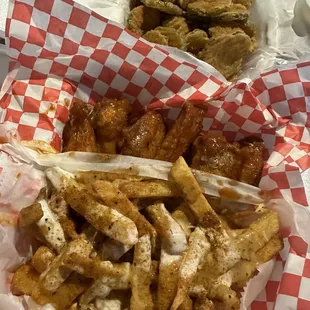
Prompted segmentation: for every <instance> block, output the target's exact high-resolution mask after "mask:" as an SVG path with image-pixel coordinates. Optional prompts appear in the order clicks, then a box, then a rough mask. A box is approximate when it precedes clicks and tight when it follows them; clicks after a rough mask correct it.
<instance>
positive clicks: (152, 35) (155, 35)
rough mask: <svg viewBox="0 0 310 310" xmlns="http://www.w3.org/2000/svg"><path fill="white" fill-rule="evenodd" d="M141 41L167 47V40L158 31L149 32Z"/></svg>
mask: <svg viewBox="0 0 310 310" xmlns="http://www.w3.org/2000/svg"><path fill="white" fill-rule="evenodd" d="M143 39H145V40H147V41H149V42H152V43H156V44H161V45H168V38H167V37H166V36H165V35H163V34H161V33H160V32H159V31H158V30H150V31H148V32H147V33H145V34H144V36H143Z"/></svg>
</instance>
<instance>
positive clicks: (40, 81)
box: [29, 70, 47, 86]
mask: <svg viewBox="0 0 310 310" xmlns="http://www.w3.org/2000/svg"><path fill="white" fill-rule="evenodd" d="M46 79H47V74H43V73H41V72H38V71H35V70H32V72H31V75H30V79H29V84H34V85H42V86H44V85H45V81H46Z"/></svg>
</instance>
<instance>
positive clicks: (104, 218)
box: [47, 168, 138, 245]
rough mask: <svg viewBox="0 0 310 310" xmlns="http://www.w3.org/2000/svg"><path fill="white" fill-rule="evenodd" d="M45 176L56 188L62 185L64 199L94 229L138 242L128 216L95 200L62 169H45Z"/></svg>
mask: <svg viewBox="0 0 310 310" xmlns="http://www.w3.org/2000/svg"><path fill="white" fill-rule="evenodd" d="M47 176H48V178H49V179H50V180H51V182H52V183H53V185H54V186H55V187H56V188H59V189H60V188H62V186H63V197H64V198H65V200H66V201H67V202H68V203H69V204H70V206H71V207H72V208H73V209H74V210H75V211H76V212H78V213H79V214H81V215H82V216H84V217H85V219H86V220H87V221H88V222H89V223H90V224H92V225H93V226H94V227H95V228H96V229H98V230H99V231H101V232H103V233H104V234H106V235H107V236H109V237H111V238H112V239H115V240H117V241H119V242H121V243H123V244H126V245H133V244H136V243H137V242H138V231H137V228H136V226H135V224H134V223H133V222H132V221H131V220H130V219H129V218H127V217H125V216H123V215H122V214H120V213H119V212H117V211H116V210H113V209H111V208H109V207H107V206H105V205H103V204H101V203H99V202H97V201H96V199H95V197H93V196H92V195H91V194H90V193H88V192H87V190H86V188H85V187H84V186H83V185H82V184H80V183H78V182H76V181H75V180H74V179H73V178H72V177H71V176H70V175H69V174H68V173H66V172H65V171H64V170H62V169H59V168H51V169H47Z"/></svg>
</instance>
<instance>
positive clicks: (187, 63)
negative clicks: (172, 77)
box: [183, 61, 221, 84]
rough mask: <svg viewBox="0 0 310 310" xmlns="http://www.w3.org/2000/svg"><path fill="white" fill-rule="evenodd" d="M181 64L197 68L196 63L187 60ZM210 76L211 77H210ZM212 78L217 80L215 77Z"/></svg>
mask: <svg viewBox="0 0 310 310" xmlns="http://www.w3.org/2000/svg"><path fill="white" fill-rule="evenodd" d="M183 65H184V66H188V67H191V68H193V69H197V66H196V65H193V64H191V63H189V62H187V61H183ZM210 78H211V77H210ZM214 80H216V81H217V79H216V78H214ZM220 84H221V83H220Z"/></svg>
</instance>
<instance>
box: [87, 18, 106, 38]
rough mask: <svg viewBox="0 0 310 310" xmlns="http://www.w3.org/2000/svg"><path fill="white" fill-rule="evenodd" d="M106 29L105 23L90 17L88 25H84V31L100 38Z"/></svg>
mask: <svg viewBox="0 0 310 310" xmlns="http://www.w3.org/2000/svg"><path fill="white" fill-rule="evenodd" d="M105 27H106V23H105V22H103V21H101V20H99V19H97V18H95V17H94V16H90V17H89V20H88V23H87V25H86V31H88V32H89V33H91V34H93V35H95V36H99V37H101V36H102V34H103V32H104V29H105Z"/></svg>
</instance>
